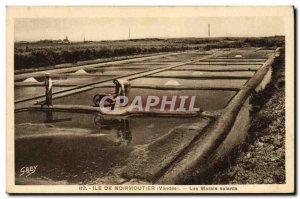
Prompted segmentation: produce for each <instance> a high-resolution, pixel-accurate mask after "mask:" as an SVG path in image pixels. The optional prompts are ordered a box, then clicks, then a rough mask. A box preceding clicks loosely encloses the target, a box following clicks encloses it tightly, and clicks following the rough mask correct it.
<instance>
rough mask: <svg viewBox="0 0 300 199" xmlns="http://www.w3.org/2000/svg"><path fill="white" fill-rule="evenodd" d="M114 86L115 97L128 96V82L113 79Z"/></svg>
mask: <svg viewBox="0 0 300 199" xmlns="http://www.w3.org/2000/svg"><path fill="white" fill-rule="evenodd" d="M113 83H114V84H115V93H116V96H126V97H128V96H129V91H130V87H131V86H130V82H129V81H127V80H125V79H115V80H113Z"/></svg>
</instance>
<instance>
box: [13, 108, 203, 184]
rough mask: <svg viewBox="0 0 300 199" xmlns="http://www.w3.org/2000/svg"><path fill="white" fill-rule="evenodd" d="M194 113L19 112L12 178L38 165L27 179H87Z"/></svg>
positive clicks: (119, 162) (110, 170) (114, 165)
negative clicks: (175, 115)
mask: <svg viewBox="0 0 300 199" xmlns="http://www.w3.org/2000/svg"><path fill="white" fill-rule="evenodd" d="M198 120H199V118H166V117H164V118H159V117H156V118H154V117H130V118H128V119H126V118H116V117H115V118H104V117H101V116H99V115H97V114H95V115H94V114H79V113H66V112H49V111H48V112H42V111H29V112H20V113H16V115H15V123H16V125H15V138H16V140H15V164H16V170H15V174H16V177H19V175H20V169H21V168H22V167H24V166H31V165H37V166H38V167H37V170H36V172H35V173H34V174H32V175H31V176H30V178H33V179H36V180H46V181H49V182H50V184H51V182H53V181H54V182H57V181H66V182H67V183H68V184H88V183H89V182H91V181H94V180H96V179H98V178H99V177H105V176H109V175H114V174H113V173H114V172H115V171H116V170H118V169H119V168H120V167H121V166H123V165H125V164H126V161H127V158H128V156H129V154H130V153H131V152H132V151H133V150H134V149H135V147H138V146H140V145H144V144H149V143H151V142H152V141H154V140H156V139H158V138H159V137H161V136H164V135H165V134H167V133H168V132H169V131H170V130H171V129H173V128H176V127H178V126H180V125H183V124H191V123H194V122H197V121H198Z"/></svg>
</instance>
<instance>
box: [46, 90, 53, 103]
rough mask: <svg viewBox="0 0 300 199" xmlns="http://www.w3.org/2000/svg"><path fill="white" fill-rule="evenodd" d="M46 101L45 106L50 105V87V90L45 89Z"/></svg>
mask: <svg viewBox="0 0 300 199" xmlns="http://www.w3.org/2000/svg"><path fill="white" fill-rule="evenodd" d="M45 95H46V101H45V105H47V106H50V105H51V106H52V89H50V90H48V91H47V90H46V94H45Z"/></svg>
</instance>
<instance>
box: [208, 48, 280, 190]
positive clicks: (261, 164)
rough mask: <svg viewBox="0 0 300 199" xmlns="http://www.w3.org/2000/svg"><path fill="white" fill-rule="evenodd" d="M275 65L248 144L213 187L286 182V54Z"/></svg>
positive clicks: (257, 103)
mask: <svg viewBox="0 0 300 199" xmlns="http://www.w3.org/2000/svg"><path fill="white" fill-rule="evenodd" d="M280 57H281V58H279V59H278V61H277V62H276V63H275V65H274V66H273V74H272V79H273V80H272V83H271V84H270V85H269V86H268V87H267V88H266V90H265V91H264V92H263V93H260V94H258V95H260V96H257V97H256V99H255V100H253V101H254V107H253V113H252V114H253V115H252V116H253V117H252V118H253V119H252V122H251V126H250V130H249V142H248V143H250V144H247V145H246V146H244V148H243V149H242V150H241V153H240V154H239V155H238V156H237V158H236V159H234V160H233V161H231V163H230V164H229V165H227V168H226V169H224V170H222V171H220V172H219V173H217V175H215V176H214V178H213V179H212V184H282V183H285V90H284V64H283V63H284V53H282V55H281V56H280Z"/></svg>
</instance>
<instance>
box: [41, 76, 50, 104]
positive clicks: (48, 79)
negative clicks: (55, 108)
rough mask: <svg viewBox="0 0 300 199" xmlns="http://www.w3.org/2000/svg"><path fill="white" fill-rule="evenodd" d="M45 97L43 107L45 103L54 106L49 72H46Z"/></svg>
mask: <svg viewBox="0 0 300 199" xmlns="http://www.w3.org/2000/svg"><path fill="white" fill-rule="evenodd" d="M44 86H45V97H46V101H45V103H44V104H43V105H42V107H43V106H44V105H47V106H48V107H50V106H52V86H53V84H52V79H51V77H50V75H49V73H46V74H45V83H44Z"/></svg>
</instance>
